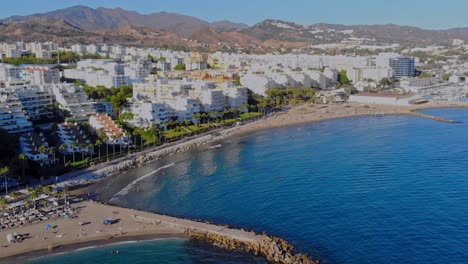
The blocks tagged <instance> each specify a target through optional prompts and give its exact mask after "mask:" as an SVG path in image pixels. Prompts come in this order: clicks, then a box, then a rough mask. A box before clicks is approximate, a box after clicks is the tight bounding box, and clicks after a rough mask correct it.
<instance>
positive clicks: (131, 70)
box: [124, 61, 152, 83]
mask: <svg viewBox="0 0 468 264" xmlns="http://www.w3.org/2000/svg"><path fill="white" fill-rule="evenodd" d="M151 68H152V63H151V62H149V61H138V62H131V63H127V64H126V65H125V68H124V72H125V76H128V78H129V79H130V82H132V83H135V82H142V81H144V80H145V79H146V78H148V76H150V74H151Z"/></svg>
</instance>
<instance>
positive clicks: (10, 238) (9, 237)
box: [7, 234, 15, 244]
mask: <svg viewBox="0 0 468 264" xmlns="http://www.w3.org/2000/svg"><path fill="white" fill-rule="evenodd" d="M7 240H8V243H10V244H11V242H13V241H15V237H14V236H13V234H8V235H7Z"/></svg>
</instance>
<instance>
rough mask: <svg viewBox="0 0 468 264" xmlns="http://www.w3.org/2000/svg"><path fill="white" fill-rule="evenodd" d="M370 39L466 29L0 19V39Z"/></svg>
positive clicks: (100, 13) (79, 12)
mask: <svg viewBox="0 0 468 264" xmlns="http://www.w3.org/2000/svg"><path fill="white" fill-rule="evenodd" d="M356 38H360V39H368V40H369V41H373V42H374V43H400V44H413V45H431V44H450V43H451V42H452V40H453V39H463V40H465V41H468V28H455V29H449V30H427V29H421V28H417V27H411V26H400V25H394V24H387V25H350V26H347V25H336V24H325V23H320V24H314V25H309V26H305V25H300V24H297V23H294V22H286V21H281V20H274V19H267V20H264V21H262V22H259V23H257V24H255V25H253V26H251V27H249V26H248V25H246V24H243V23H233V22H230V21H226V20H223V21H217V22H213V23H210V22H207V21H204V20H201V19H198V18H196V17H192V16H187V15H181V14H176V13H167V12H160V13H152V14H140V13H138V12H135V11H128V10H124V9H121V8H114V9H110V8H103V7H100V8H96V9H93V8H89V7H86V6H81V5H80V6H73V7H70V8H65V9H60V10H56V11H52V12H47V13H43V14H32V15H29V16H12V17H9V18H6V19H3V20H0V41H18V40H24V41H44V40H52V41H56V42H59V43H62V44H67V43H74V42H79V43H93V42H108V43H115V44H132V45H149V46H155V45H156V46H169V47H202V46H204V45H205V44H210V47H211V48H212V49H221V48H225V47H227V46H229V47H249V48H252V47H254V48H260V49H262V48H263V49H265V48H266V49H268V48H278V47H291V48H295V47H305V46H308V45H313V44H323V43H336V42H340V41H343V40H350V39H356Z"/></svg>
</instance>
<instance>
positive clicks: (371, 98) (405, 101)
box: [348, 93, 420, 106]
mask: <svg viewBox="0 0 468 264" xmlns="http://www.w3.org/2000/svg"><path fill="white" fill-rule="evenodd" d="M419 98H420V97H418V96H414V95H413V96H412V95H406V96H404V95H382V94H372V93H360V94H355V95H350V96H349V99H348V101H349V102H357V103H364V104H384V105H400V106H408V105H411V101H413V100H417V99H419Z"/></svg>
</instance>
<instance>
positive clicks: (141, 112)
mask: <svg viewBox="0 0 468 264" xmlns="http://www.w3.org/2000/svg"><path fill="white" fill-rule="evenodd" d="M129 112H130V113H132V114H133V120H131V121H130V123H131V124H133V125H134V126H136V127H140V128H144V127H150V126H159V125H161V124H163V123H164V122H166V121H169V114H168V108H167V106H166V105H165V104H164V103H157V102H154V101H150V100H143V101H139V102H134V103H132V104H131V105H130V107H129Z"/></svg>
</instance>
